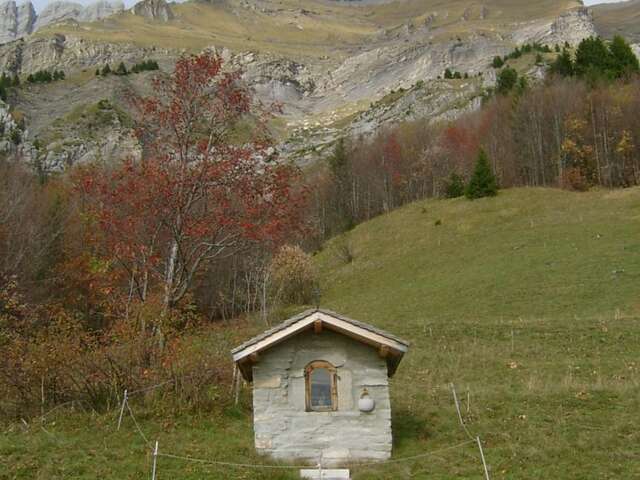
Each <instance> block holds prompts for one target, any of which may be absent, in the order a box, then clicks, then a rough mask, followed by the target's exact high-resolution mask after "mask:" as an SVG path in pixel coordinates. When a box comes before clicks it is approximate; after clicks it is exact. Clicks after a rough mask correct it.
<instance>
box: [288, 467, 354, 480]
mask: <svg viewBox="0 0 640 480" xmlns="http://www.w3.org/2000/svg"><path fill="white" fill-rule="evenodd" d="M321 475H322V476H321ZM300 478H306V479H308V480H350V478H351V477H350V476H349V470H336V469H334V470H330V469H322V471H320V470H318V469H302V470H300Z"/></svg>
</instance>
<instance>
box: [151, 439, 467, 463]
mask: <svg viewBox="0 0 640 480" xmlns="http://www.w3.org/2000/svg"><path fill="white" fill-rule="evenodd" d="M471 443H475V440H468V441H466V442H462V443H458V444H456V445H450V446H448V447H444V448H441V449H438V450H433V451H431V452H425V453H420V454H418V455H412V456H410V457H403V458H396V459H391V460H381V461H379V462H370V463H355V462H354V463H350V464H348V465H345V466H348V467H350V468H359V467H372V466H379V465H386V464H392V463H401V462H409V461H412V460H416V459H419V458H424V457H428V456H431V455H437V454H439V453H442V452H446V451H448V450H454V449H456V448H461V447H463V446H465V445H469V444H471ZM158 456H159V457H166V458H173V459H176V460H184V461H187V462H194V463H202V464H207V465H223V466H227V467H237V468H268V469H276V470H277V469H301V468H309V467H308V466H307V467H305V466H304V465H266V464H253V463H233V462H225V461H221V460H207V459H204V458H195V457H188V456H182V455H174V454H171V453H161V452H158Z"/></svg>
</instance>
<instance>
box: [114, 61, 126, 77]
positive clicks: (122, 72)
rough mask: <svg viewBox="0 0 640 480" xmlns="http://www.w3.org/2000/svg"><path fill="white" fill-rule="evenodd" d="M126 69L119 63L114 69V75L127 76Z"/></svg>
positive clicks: (122, 63)
mask: <svg viewBox="0 0 640 480" xmlns="http://www.w3.org/2000/svg"><path fill="white" fill-rule="evenodd" d="M128 74H129V72H127V67H125V66H124V62H120V64H119V65H118V68H116V75H128Z"/></svg>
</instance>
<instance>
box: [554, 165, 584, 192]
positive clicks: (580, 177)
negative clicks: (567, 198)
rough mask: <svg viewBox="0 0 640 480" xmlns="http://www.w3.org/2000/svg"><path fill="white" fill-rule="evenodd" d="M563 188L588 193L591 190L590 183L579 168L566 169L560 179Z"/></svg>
mask: <svg viewBox="0 0 640 480" xmlns="http://www.w3.org/2000/svg"><path fill="white" fill-rule="evenodd" d="M560 182H561V187H562V188H564V189H566V190H572V191H574V192H586V191H587V190H589V181H588V179H587V176H586V175H585V174H584V172H583V171H582V169H580V168H579V167H570V168H565V169H564V170H563V171H562V177H561V178H560Z"/></svg>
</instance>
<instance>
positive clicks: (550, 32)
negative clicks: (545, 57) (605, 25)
mask: <svg viewBox="0 0 640 480" xmlns="http://www.w3.org/2000/svg"><path fill="white" fill-rule="evenodd" d="M597 35H598V33H597V32H596V27H595V24H594V22H593V14H592V12H591V10H590V9H588V8H586V7H579V8H575V9H573V10H569V11H568V12H565V13H563V14H562V15H560V16H559V17H558V18H556V19H555V20H553V21H552V22H532V23H530V24H526V25H522V27H521V28H518V29H517V30H515V31H514V33H513V35H512V39H513V41H514V42H515V43H516V44H522V43H527V42H529V43H531V42H539V43H542V44H546V45H554V44H563V43H564V42H568V43H569V44H571V45H577V44H579V43H580V42H581V41H582V40H584V39H585V38H589V37H593V36H597Z"/></svg>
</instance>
